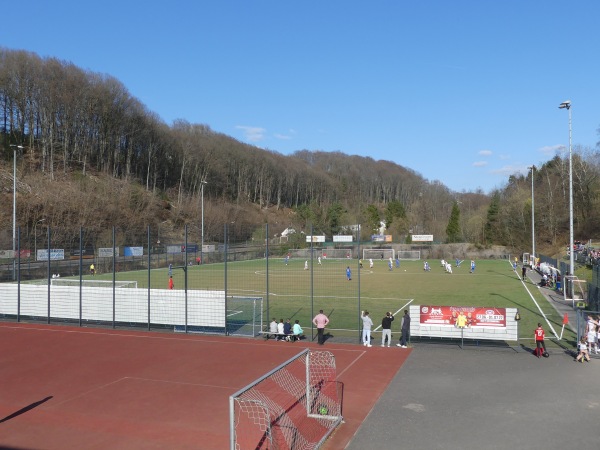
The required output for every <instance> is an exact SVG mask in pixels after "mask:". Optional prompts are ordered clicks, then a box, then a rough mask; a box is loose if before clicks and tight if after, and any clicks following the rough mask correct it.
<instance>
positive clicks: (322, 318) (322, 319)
mask: <svg viewBox="0 0 600 450" xmlns="http://www.w3.org/2000/svg"><path fill="white" fill-rule="evenodd" d="M313 323H314V324H315V326H316V327H317V336H318V342H319V345H323V344H324V343H325V337H324V336H323V332H324V331H325V326H327V324H328V323H329V318H328V317H327V316H326V315H325V314H323V310H322V309H321V310H320V311H319V314H317V315H316V316H315V318H314V319H313Z"/></svg>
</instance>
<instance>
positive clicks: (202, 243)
mask: <svg viewBox="0 0 600 450" xmlns="http://www.w3.org/2000/svg"><path fill="white" fill-rule="evenodd" d="M200 184H201V186H202V195H201V197H202V207H201V210H202V229H201V231H200V234H201V236H200V264H204V254H203V252H204V186H205V185H206V181H205V180H201V181H200Z"/></svg>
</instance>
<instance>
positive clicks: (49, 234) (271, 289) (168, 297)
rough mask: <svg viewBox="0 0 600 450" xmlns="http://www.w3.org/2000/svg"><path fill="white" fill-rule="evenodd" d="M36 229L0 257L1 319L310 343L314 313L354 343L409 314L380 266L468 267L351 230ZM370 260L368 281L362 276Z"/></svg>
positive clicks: (436, 249)
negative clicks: (369, 319) (375, 315)
mask: <svg viewBox="0 0 600 450" xmlns="http://www.w3.org/2000/svg"><path fill="white" fill-rule="evenodd" d="M42 225H43V223H42V224H39V223H38V224H36V225H35V226H34V227H31V229H21V228H18V229H17V234H16V244H15V252H14V256H15V257H14V258H13V253H12V252H11V253H10V254H7V252H6V251H5V252H4V253H2V254H0V279H1V281H2V283H0V318H4V319H5V320H16V321H34V322H36V321H37V322H43V323H66V324H71V325H78V326H105V327H115V328H122V327H132V328H140V329H148V330H170V331H175V332H186V333H190V332H202V333H218V334H236V335H247V336H256V335H257V334H259V333H260V332H261V331H264V330H265V329H266V328H267V326H268V324H269V322H271V321H272V320H273V319H275V320H276V321H277V322H281V320H282V319H283V320H284V322H286V321H287V320H286V319H288V318H289V319H290V322H291V323H294V322H295V321H296V320H298V322H299V325H300V326H301V327H303V328H304V329H305V335H306V336H307V337H309V338H314V337H315V335H316V329H314V327H313V324H312V318H313V317H314V316H315V315H316V314H317V313H318V312H319V311H320V310H323V311H324V312H325V314H327V315H328V316H329V318H330V320H331V322H330V324H329V325H328V327H327V330H328V332H329V333H330V335H331V336H335V337H342V338H348V339H350V340H352V341H354V340H359V339H360V335H359V330H360V329H361V326H362V321H361V318H360V311H361V310H371V311H379V310H381V309H382V308H384V307H385V308H386V310H388V309H387V308H390V309H391V310H393V311H400V310H402V309H404V308H406V306H407V304H408V303H407V302H408V300H407V299H405V298H403V297H402V292H401V291H398V290H397V289H395V288H394V285H393V284H391V283H390V284H389V285H387V284H385V283H381V282H380V281H377V280H378V279H379V280H381V279H382V278H381V276H382V275H381V273H382V271H383V273H386V272H387V269H388V265H389V266H390V270H391V268H392V266H394V270H396V269H397V268H398V265H399V261H400V260H403V259H415V260H418V259H427V258H430V259H438V258H439V259H442V258H446V259H448V258H450V257H453V256H455V257H461V256H462V257H467V254H464V255H463V254H462V253H461V252H462V251H463V250H462V249H463V247H459V246H456V245H448V246H442V245H423V244H420V245H419V244H417V245H408V244H396V243H389V242H369V243H365V244H363V243H361V242H360V241H359V233H360V226H358V225H356V226H354V227H351V229H350V231H348V232H347V234H345V235H340V236H335V237H334V238H333V239H332V238H331V236H329V237H328V238H327V239H326V237H325V232H323V231H322V230H319V229H316V228H314V227H310V228H308V231H307V232H306V233H295V234H292V235H288V236H285V238H284V237H282V236H280V235H278V234H275V233H273V232H271V231H270V230H269V225H268V224H265V225H263V226H259V227H257V228H252V229H243V228H239V227H236V225H235V224H229V223H228V224H224V225H223V226H222V231H220V232H219V233H218V236H215V235H214V233H212V234H211V236H210V239H205V236H203V235H201V231H200V229H199V227H196V228H188V227H187V226H183V227H181V229H179V230H169V232H168V233H166V232H165V230H160V229H151V228H145V229H127V230H124V229H118V228H112V229H109V230H104V231H102V232H97V231H91V230H86V229H80V230H79V231H78V232H75V233H74V235H73V233H69V232H68V231H67V230H65V229H62V228H57V227H52V228H49V227H43V226H42ZM5 236H6V233H5ZM3 245H4V248H6V243H4V244H3ZM484 256H486V257H488V258H493V257H497V258H502V259H506V258H508V257H509V256H507V255H503V254H497V255H494V254H489V255H487V254H486V255H484ZM2 258H3V259H2ZM370 260H373V261H374V264H375V265H376V266H377V267H378V270H377V275H374V272H373V271H372V270H361V268H362V267H363V266H364V268H365V269H370V267H369V266H370V265H371V264H372V263H373V262H372V261H370ZM396 260H398V261H396ZM379 268H381V269H379ZM378 277H379V278H378ZM382 305H385V306H382Z"/></svg>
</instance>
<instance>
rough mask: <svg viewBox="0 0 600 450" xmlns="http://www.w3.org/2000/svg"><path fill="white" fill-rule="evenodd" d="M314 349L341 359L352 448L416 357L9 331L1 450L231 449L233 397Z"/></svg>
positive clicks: (341, 430) (207, 339)
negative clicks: (390, 387) (406, 363)
mask: <svg viewBox="0 0 600 450" xmlns="http://www.w3.org/2000/svg"><path fill="white" fill-rule="evenodd" d="M306 347H310V348H314V349H315V350H316V349H319V350H328V351H330V352H332V353H333V354H334V355H335V358H336V365H337V372H338V380H339V381H340V382H341V383H343V385H344V403H343V415H344V423H343V424H342V425H341V426H340V427H338V429H337V430H336V431H335V432H334V433H333V435H332V436H331V437H330V439H329V440H328V441H327V443H326V444H325V446H324V448H325V449H327V450H332V449H343V448H345V447H346V445H347V444H348V443H349V442H350V440H351V439H352V436H354V434H355V433H356V431H357V430H358V427H359V426H360V424H361V423H362V421H363V420H364V419H365V417H366V416H367V414H368V413H369V411H371V409H372V408H373V406H374V405H375V403H376V402H377V400H378V399H379V397H380V396H381V395H382V393H383V392H384V390H385V389H386V388H387V386H388V384H389V383H390V381H391V380H392V378H393V377H394V376H395V375H396V373H397V371H398V370H399V368H400V366H401V365H402V364H403V362H404V361H405V360H406V358H407V356H408V354H409V351H407V350H399V349H397V348H380V347H375V346H374V347H372V348H369V349H367V348H365V347H362V346H358V345H347V344H330V343H327V344H326V345H325V346H324V347H319V346H317V345H316V344H313V343H308V342H305V341H302V342H296V343H287V342H286V343H282V342H276V341H273V340H270V341H263V340H262V339H260V340H259V339H246V338H234V337H217V336H201V335H183V334H170V333H157V332H153V333H150V332H141V331H128V330H124V331H121V330H105V329H92V328H75V327H65V326H47V325H37V324H16V323H0V447H2V448H19V449H65V448H86V449H108V448H110V449H164V448H173V449H188V448H189V449H210V450H213V449H227V448H229V396H230V395H231V394H233V393H234V392H236V391H237V390H239V389H240V388H242V387H244V386H246V385H248V384H249V383H251V382H252V381H253V380H255V379H257V378H258V377H260V376H261V375H263V374H265V373H266V372H268V371H269V370H271V369H273V368H274V367H276V366H278V365H279V364H281V363H282V362H284V361H286V360H288V359H289V358H291V357H292V356H294V355H296V354H297V353H299V351H300V350H302V349H303V348H306Z"/></svg>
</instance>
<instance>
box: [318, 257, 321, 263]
mask: <svg viewBox="0 0 600 450" xmlns="http://www.w3.org/2000/svg"><path fill="white" fill-rule="evenodd" d="M317 261H318V263H319V265H321V257H320V256H319V257H318V258H317Z"/></svg>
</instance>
